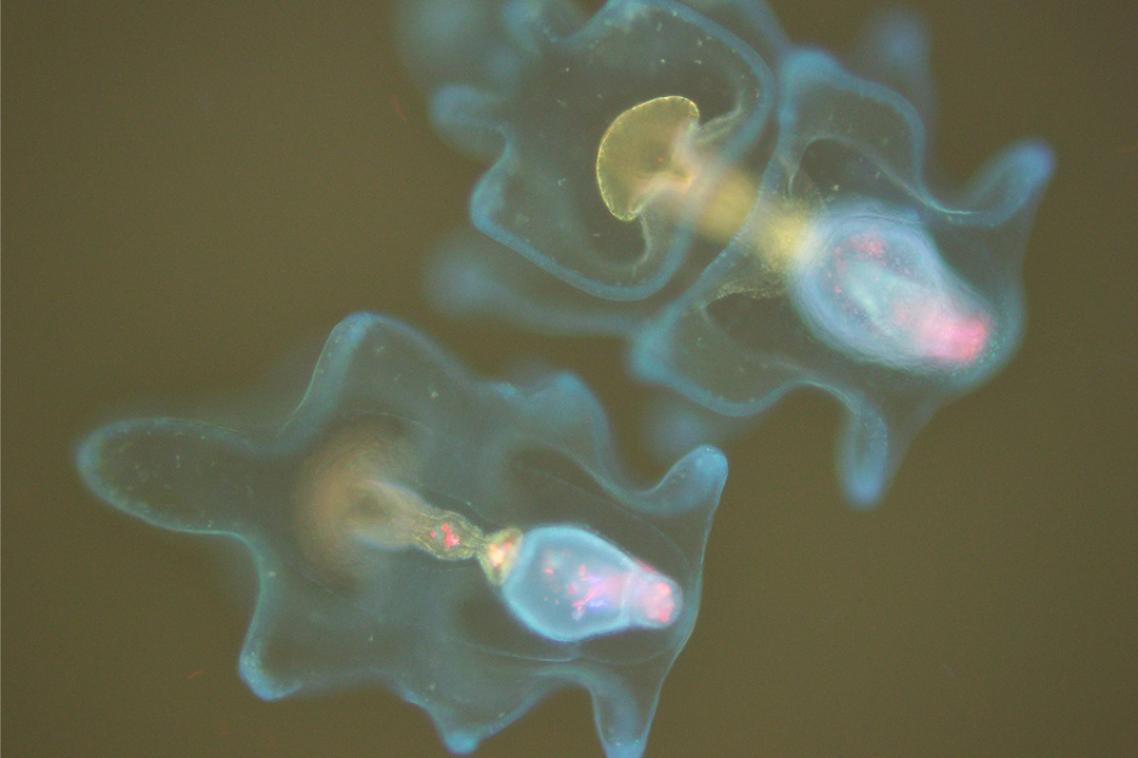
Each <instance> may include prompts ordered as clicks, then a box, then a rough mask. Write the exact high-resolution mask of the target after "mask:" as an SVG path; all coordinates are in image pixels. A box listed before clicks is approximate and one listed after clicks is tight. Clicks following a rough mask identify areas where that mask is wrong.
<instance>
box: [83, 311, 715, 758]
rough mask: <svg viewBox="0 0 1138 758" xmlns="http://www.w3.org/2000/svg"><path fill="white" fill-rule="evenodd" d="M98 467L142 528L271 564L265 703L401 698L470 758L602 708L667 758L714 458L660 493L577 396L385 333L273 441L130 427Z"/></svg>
mask: <svg viewBox="0 0 1138 758" xmlns="http://www.w3.org/2000/svg"><path fill="white" fill-rule="evenodd" d="M77 464H78V467H79V470H80V472H81V474H82V476H83V479H84V481H85V482H86V483H87V485H88V486H89V487H90V488H91V489H92V490H93V491H94V492H95V493H96V494H97V495H98V496H99V497H101V498H102V499H103V500H105V501H106V502H108V503H109V504H111V505H112V506H113V507H115V508H117V509H118V510H121V511H123V512H125V513H127V514H129V515H131V516H134V517H136V518H139V519H142V520H144V521H146V522H148V523H151V524H154V525H155V526H159V527H162V528H165V529H171V530H174V531H179V532H187V533H193V534H208V535H218V536H222V537H228V538H231V539H235V540H237V541H239V542H240V543H241V544H243V545H244V546H245V547H247V548H248V549H249V551H250V553H251V554H252V557H253V562H254V565H255V567H256V572H257V578H258V592H257V601H256V606H255V608H254V611H253V616H252V619H251V621H250V624H249V629H248V632H247V633H246V636H245V642H244V646H243V648H242V651H241V654H240V662H239V669H240V673H241V676H242V677H243V678H244V679H245V681H246V682H247V683H248V685H249V687H250V688H251V689H252V690H253V691H254V692H255V693H256V694H257V695H259V696H260V697H262V698H266V699H275V698H281V697H286V696H290V695H293V694H296V693H300V692H317V691H323V690H329V689H335V688H341V687H348V686H366V685H381V686H384V687H387V688H390V689H392V690H394V691H395V692H397V693H398V694H399V695H401V696H402V697H403V698H404V699H405V700H407V701H409V702H411V703H414V704H416V705H418V706H420V707H421V708H423V709H424V710H425V711H427V712H428V713H429V714H430V716H431V718H432V719H433V720H434V722H435V724H436V726H437V728H438V730H439V733H440V734H441V736H442V738H443V739H444V740H445V742H446V744H447V746H448V747H449V748H450V749H451V750H453V751H456V752H468V751H470V750H473V749H474V748H475V747H476V746H477V745H478V743H479V742H480V741H481V740H482V739H484V738H485V737H487V736H488V735H491V734H494V733H495V732H497V731H498V730H500V729H502V728H503V727H505V726H506V725H508V724H510V723H512V722H513V721H514V720H516V719H518V718H519V717H521V716H522V715H523V714H525V713H526V712H527V711H528V710H529V709H530V708H532V707H533V706H534V705H535V704H536V703H537V702H538V701H539V700H541V699H542V698H543V697H544V696H545V695H547V694H549V693H550V692H552V691H554V690H557V689H560V688H563V687H566V686H580V687H583V688H584V689H586V690H587V691H588V692H589V693H590V695H591V697H592V700H593V706H594V714H595V720H596V726H597V731H598V734H599V735H600V738H601V740H602V742H603V743H604V747H605V750H606V752H607V753H608V755H610V756H638V755H640V754H641V753H642V752H643V749H644V745H645V741H646V739H647V734H648V729H649V726H650V724H651V721H652V717H653V713H654V711H655V708H656V704H657V700H658V697H659V693H660V687H661V685H662V682H663V679H664V677H665V676H666V675H667V673H668V670H669V669H670V667H671V665H672V663H673V661H674V660H675V658H676V656H677V655H678V654H679V652H680V650H681V648H682V647H683V645H684V643H685V642H686V641H687V639H688V636H689V635H690V634H691V631H692V627H693V625H694V623H695V619H696V615H697V613H698V609H699V595H700V582H701V575H702V567H703V555H704V546H705V543H706V540H707V535H708V530H709V528H710V522H711V518H712V514H713V512H714V510H715V507H716V504H717V503H718V499H719V495H720V492H721V489H722V487H723V483H724V479H725V477H726V462H725V460H724V458H723V456H722V454H721V453H720V452H719V451H717V450H715V449H714V448H711V447H706V446H705V447H699V448H697V449H694V450H692V451H691V452H690V453H689V454H687V455H686V456H684V457H683V459H682V460H680V461H679V462H677V463H676V464H675V465H674V466H673V467H672V468H671V470H670V471H668V473H667V474H666V475H665V476H664V477H663V479H662V480H661V481H660V482H659V483H658V484H656V485H655V486H653V487H651V488H649V489H645V490H641V489H637V488H636V487H634V486H633V485H631V484H630V483H629V482H628V481H627V480H626V479H625V477H624V476H622V475H621V473H620V471H619V470H618V469H617V467H616V464H615V463H614V454H613V450H612V442H611V439H610V435H609V429H608V425H607V422H606V419H605V416H604V414H603V412H602V411H601V409H600V408H599V406H598V404H597V402H596V400H595V399H594V397H593V396H592V395H591V394H590V393H589V391H588V390H587V389H586V388H585V387H584V386H582V385H581V383H580V382H579V381H578V380H577V379H575V378H574V377H572V376H570V375H567V374H556V375H549V376H546V377H544V378H543V379H541V380H539V381H534V382H532V383H530V384H528V385H526V386H515V385H511V384H505V383H496V382H489V381H483V380H479V379H477V378H475V377H473V376H471V375H470V374H468V373H467V372H466V370H465V369H463V368H462V367H461V366H460V365H459V364H457V363H456V362H455V360H454V359H453V358H451V357H449V356H447V355H445V354H444V353H442V352H441V351H440V350H439V349H438V348H437V347H436V346H435V345H434V344H432V343H431V342H430V341H429V340H428V339H426V338H425V337H423V336H422V335H420V334H418V333H416V332H415V331H413V330H411V329H410V328H408V327H406V326H403V325H402V324H400V323H398V322H395V321H392V320H390V319H386V318H382V317H378V316H372V315H367V314H361V315H355V316H352V317H349V318H348V319H346V320H345V321H343V322H342V323H341V324H340V325H338V326H337V327H336V328H335V329H334V330H333V332H332V334H331V335H330V336H329V338H328V340H327V343H326V345H325V347H324V350H323V352H322V354H321V356H320V358H319V360H318V362H317V363H316V366H315V369H314V370H313V372H312V379H311V383H310V384H309V386H308V389H307V391H306V392H305V394H304V397H303V399H302V400H301V401H300V403H299V404H298V405H297V406H296V407H295V410H293V411H292V413H290V414H289V415H287V416H286V417H285V418H281V419H279V423H278V424H276V425H274V426H272V428H269V429H265V427H264V426H263V425H261V426H258V427H256V428H253V429H237V428H227V427H221V426H216V425H213V424H209V423H204V422H199V421H193V420H182V419H173V418H135V419H128V420H124V421H120V422H117V423H112V424H110V425H108V426H105V427H102V428H100V429H98V430H96V431H95V432H93V433H91V434H90V435H89V436H88V437H86V438H85V439H84V440H83V442H82V443H81V445H80V447H79V450H78V457H77ZM519 543H520V544H519Z"/></svg>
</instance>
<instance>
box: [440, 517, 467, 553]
mask: <svg viewBox="0 0 1138 758" xmlns="http://www.w3.org/2000/svg"><path fill="white" fill-rule="evenodd" d="M442 528H443V546H444V547H446V549H447V550H452V549H454V547H455V546H456V545H458V543H459V542H461V541H462V540H460V539H459V537H458V535H457V534H455V533H454V529H453V528H452V527H451V525H450V523H449V522H447V521H444V522H443V524H442Z"/></svg>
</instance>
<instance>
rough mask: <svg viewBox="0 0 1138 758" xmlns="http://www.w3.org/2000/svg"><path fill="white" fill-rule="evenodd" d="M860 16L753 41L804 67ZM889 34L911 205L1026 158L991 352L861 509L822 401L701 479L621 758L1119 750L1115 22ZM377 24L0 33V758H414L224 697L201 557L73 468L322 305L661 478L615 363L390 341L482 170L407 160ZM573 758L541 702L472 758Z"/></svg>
mask: <svg viewBox="0 0 1138 758" xmlns="http://www.w3.org/2000/svg"><path fill="white" fill-rule="evenodd" d="M875 6H876V3H875V2H871V1H870V0H857V1H851V0H841V2H838V1H837V0H828V1H824V0H796V1H795V2H778V3H776V6H775V10H776V11H777V12H778V13H779V14H780V16H781V17H782V19H783V20H784V22H785V24H786V26H787V28H788V30H789V31H790V33H791V34H792V36H794V37H795V39H797V40H802V41H811V42H816V43H819V44H822V45H824V46H826V47H829V48H832V49H839V50H840V49H846V48H847V47H848V43H849V42H850V40H852V38H853V35H854V32H855V30H856V29H857V28H858V26H859V25H860V23H861V22H862V21H863V20H864V19H865V18H866V17H867V15H868V14H869V12H870V11H871V9H872V8H873V7H875ZM916 6H917V7H918V9H919V10H920V11H921V12H922V13H923V14H924V15H925V16H926V18H927V20H928V21H929V24H930V27H931V29H932V31H933V38H934V66H935V73H936V79H937V83H938V87H939V93H940V103H941V107H940V113H941V121H940V125H939V128H938V130H937V135H938V141H937V144H936V158H937V159H938V162H939V165H940V166H942V167H943V168H944V170H945V173H946V174H948V175H949V176H950V177H953V178H962V177H965V176H967V175H968V174H969V173H971V172H972V171H973V170H975V169H976V168H977V167H978V165H979V164H980V162H981V161H983V160H984V159H985V158H986V157H987V156H989V155H990V154H991V153H992V152H993V151H995V150H996V149H998V148H1000V147H1001V146H1003V145H1005V144H1006V143H1008V142H1010V141H1012V140H1013V139H1016V138H1019V137H1021V136H1026V135H1036V136H1040V137H1043V138H1045V139H1047V140H1048V141H1050V142H1051V144H1052V145H1053V146H1054V147H1055V149H1056V151H1057V153H1058V171H1057V173H1056V176H1055V178H1054V182H1053V184H1052V187H1051V189H1050V191H1049V192H1048V194H1047V197H1046V199H1045V201H1044V204H1043V207H1042V209H1041V213H1040V217H1039V221H1038V224H1037V226H1036V229H1035V233H1034V236H1033V239H1032V241H1031V245H1030V252H1029V255H1028V260H1027V269H1026V278H1027V294H1028V305H1029V328H1028V333H1027V337H1026V341H1025V343H1024V345H1023V348H1022V350H1021V352H1020V353H1019V355H1018V356H1017V358H1016V359H1015V360H1014V362H1013V363H1012V364H1011V365H1010V367H1009V368H1008V369H1007V370H1006V371H1005V372H1004V373H1003V374H1001V375H1000V376H999V377H997V378H996V379H995V380H994V381H992V382H991V383H990V384H988V385H987V386H985V387H983V388H981V389H980V390H979V391H977V392H975V393H973V394H971V395H969V396H967V397H965V398H964V399H962V400H960V401H958V402H956V403H954V404H953V405H951V406H950V407H948V408H946V409H945V410H944V411H942V412H941V413H940V414H939V416H937V417H936V418H935V419H934V420H933V423H932V424H931V425H930V426H929V427H928V429H926V430H925V431H924V432H923V433H922V434H921V435H920V436H919V437H918V439H917V441H916V444H915V445H914V447H913V449H912V451H911V453H910V454H909V456H908V458H907V460H906V461H905V463H904V465H903V467H902V469H901V472H900V475H899V477H898V479H897V481H896V484H895V485H894V487H893V488H892V490H891V491H890V493H889V495H888V497H887V499H886V500H885V502H884V503H883V504H882V506H881V507H880V508H879V509H878V510H876V511H873V512H870V513H856V512H853V511H851V510H849V509H847V508H846V507H845V506H844V505H843V503H842V502H841V500H840V497H839V494H838V491H837V488H836V483H835V477H834V476H833V447H834V436H835V431H836V427H837V424H838V421H839V414H838V409H837V407H836V405H835V404H834V402H833V401H831V400H829V399H827V398H825V397H823V396H821V395H817V394H811V393H803V394H799V395H795V396H794V397H792V398H790V399H788V400H787V401H785V402H784V403H782V404H781V405H780V406H779V407H778V408H777V409H776V410H775V411H774V412H772V413H771V414H770V415H769V416H768V417H767V419H766V420H765V422H764V423H763V424H761V425H760V426H759V427H758V428H757V429H756V431H755V432H754V433H753V434H751V435H749V436H748V437H747V438H745V439H744V440H742V441H740V442H739V443H738V444H734V445H731V446H730V447H729V448H728V450H727V452H728V454H729V456H730V460H731V463H732V467H733V470H732V474H731V477H730V480H729V482H728V486H727V490H726V493H725V495H724V499H723V504H722V507H721V508H720V511H719V516H718V518H717V520H716V522H715V526H714V530H713V533H712V536H711V542H710V546H709V557H708V559H707V565H706V589H705V592H704V597H703V607H702V611H701V615H700V620H699V623H698V624H697V626H696V630H695V633H694V635H693V637H692V639H691V641H690V643H689V644H688V646H687V648H686V650H685V651H684V653H683V655H682V656H681V657H680V659H679V660H678V662H677V664H676V667H675V670H674V671H673V673H672V675H671V676H670V677H669V679H668V680H667V682H666V683H665V687H664V693H663V698H662V700H661V704H660V708H659V711H658V713H657V716H656V721H655V726H654V729H653V732H652V736H651V740H650V742H649V749H648V755H650V756H686V755H701V754H702V755H716V756H718V755H741V756H750V755H778V756H814V755H834V754H841V755H848V756H859V755H908V756H913V755H922V756H923V755H993V756H1010V755H1023V756H1036V755H1076V754H1078V755H1133V754H1134V751H1135V749H1136V746H1138V633H1136V632H1138V622H1136V617H1138V516H1136V513H1138V473H1136V466H1138V456H1136V452H1138V434H1136V431H1138V396H1136V392H1135V389H1136V378H1138V377H1136V374H1138V329H1136V326H1138V324H1136V317H1138V297H1136V295H1138V286H1136V285H1138V221H1136V216H1138V181H1136V178H1138V112H1136V106H1135V103H1136V94H1138V76H1136V74H1138V42H1136V40H1138V38H1136V37H1135V34H1134V30H1135V28H1138V27H1136V22H1138V12H1136V9H1135V7H1134V6H1133V4H1132V3H1130V2H1121V1H1120V2H1098V3H1073V2H1069V0H1037V1H1035V2H1030V3H1028V2H1020V3H1013V2H992V0H952V1H951V2H948V1H947V0H944V1H941V0H927V1H925V2H919V3H917V4H916ZM388 10H389V9H388V6H387V5H386V4H384V3H354V4H341V3H294V4H285V7H278V6H277V4H275V3H267V2H264V3H240V4H239V3H228V2H222V3H218V2H183V3H169V4H167V3H106V2H70V3H47V2H39V1H38V0H37V1H29V0H9V2H6V3H4V7H3V76H4V81H3V85H4V86H3V194H4V198H3V200H4V204H3V211H4V216H3V359H4V360H3V478H2V483H3V531H2V534H3V752H4V755H5V756H13V757H15V756H49V755H50V756H56V755H85V756H181V755H187V756H188V755H219V756H247V755H273V756H316V755H319V756H356V755H375V756H409V755H425V756H433V755H442V754H443V753H444V751H443V748H442V747H441V743H440V742H439V740H438V739H437V737H436V735H435V733H434V730H433V729H432V727H431V725H430V723H429V722H428V720H427V718H426V716H425V715H424V714H423V713H422V712H420V711H419V710H417V709H415V708H414V707H412V706H410V705H407V704H404V703H403V702H402V701H400V700H399V699H398V698H396V697H395V696H394V695H391V694H390V693H387V692H385V691H382V690H372V691H365V692H356V693H347V694H340V695H334V696H329V697H323V698H318V699H308V700H305V699H301V700H293V701H286V702H280V703H262V702H260V701H258V700H257V699H256V698H254V696H253V695H251V694H250V693H249V692H248V691H247V690H246V688H245V687H244V685H243V684H242V683H241V682H240V680H239V679H238V677H237V674H236V656H237V651H238V649H239V646H240V643H241V638H242V634H243V632H244V629H245V624H246V618H247V610H246V608H245V607H244V605H243V604H242V602H240V600H239V595H240V593H237V592H234V591H233V589H234V587H233V583H232V582H231V581H227V580H226V579H225V578H224V577H225V576H226V574H225V572H224V571H222V570H219V568H218V565H217V561H216V560H215V556H214V549H213V548H211V547H210V546H209V545H208V544H207V543H206V542H204V541H201V540H197V539H193V538H188V537H186V536H184V535H178V534H173V533H167V532H161V531H158V530H155V529H152V528H149V527H147V526H145V525H143V524H142V523H141V522H136V521H133V520H131V519H129V518H127V517H125V516H123V515H121V514H119V513H117V512H115V511H113V510H111V509H110V508H108V507H106V506H105V505H103V504H102V503H100V502H98V501H97V500H96V499H95V498H94V497H93V496H91V495H90V494H89V493H87V492H85V491H84V489H83V488H82V487H81V486H80V484H79V482H78V480H77V478H76V475H75V473H74V471H73V469H72V465H71V455H72V448H73V445H74V443H75V441H76V439H77V437H78V435H80V434H81V433H82V432H83V431H85V430H88V429H90V428H92V427H93V426H94V425H96V424H98V423H101V422H103V421H105V420H107V419H109V418H113V417H114V416H115V415H116V414H119V413H152V412H156V411H160V410H167V411H168V410H171V409H173V410H183V409H186V408H188V407H190V406H189V405H188V404H189V403H190V402H193V401H200V400H210V399H216V398H219V397H221V398H224V397H227V396H229V397H232V396H233V393H235V392H238V391H240V390H243V389H247V388H249V387H252V386H256V385H257V383H258V382H260V381H261V380H262V379H263V377H264V376H265V374H266V373H267V372H269V371H270V369H272V367H273V366H275V365H277V364H278V363H279V361H280V360H281V359H282V357H284V356H288V355H290V354H295V351H296V350H298V349H301V348H304V347H305V346H311V345H313V344H316V343H318V341H319V339H320V338H321V336H322V335H323V334H325V333H326V332H327V330H328V329H330V328H331V326H332V325H333V324H335V323H336V322H337V321H338V320H339V319H340V318H341V317H343V316H344V315H346V314H347V313H349V312H351V311H354V310H359V309H369V310H376V311H382V312H385V313H389V314H393V315H396V316H399V317H401V318H404V319H407V320H409V321H411V322H412V323H415V324H417V325H419V326H420V327H422V328H423V329H424V330H425V331H427V332H428V333H430V334H433V335H434V336H436V337H437V338H438V339H439V340H440V341H441V342H442V343H443V344H445V345H447V346H448V347H450V348H451V349H453V350H454V351H456V352H457V353H459V354H460V355H461V356H462V357H463V358H464V359H466V360H468V361H470V362H471V363H472V365H474V366H475V367H476V368H477V369H478V370H479V371H482V372H484V373H487V374H493V373H494V372H496V371H499V370H501V369H503V367H505V366H507V365H509V364H510V362H511V361H512V360H514V359H516V358H518V357H519V356H536V357H538V358H540V359H542V360H545V361H548V362H550V363H553V364H556V365H560V366H565V367H568V368H571V369H573V370H576V371H578V372H579V373H581V374H582V375H583V376H584V377H585V378H586V380H587V381H588V382H589V383H590V384H591V385H592V386H593V387H595V388H596V390H597V391H598V393H599V394H600V396H601V398H602V399H603V401H604V403H605V405H606V407H607V408H608V409H609V410H610V411H611V412H612V414H613V416H614V420H615V424H616V426H617V429H618V433H619V436H620V441H621V446H622V451H623V453H624V454H625V455H626V457H627V458H628V460H629V461H630V464H629V465H630V466H634V467H636V469H637V470H638V471H639V472H640V473H641V474H642V475H644V476H649V475H655V474H658V473H659V472H658V470H654V469H652V468H651V467H648V466H647V465H646V463H645V458H644V456H643V454H642V452H641V451H640V450H639V448H638V446H637V444H636V441H637V436H636V423H637V420H638V416H639V414H641V413H642V412H643V410H644V409H643V403H642V402H641V401H642V398H643V397H644V392H643V390H642V388H639V387H637V386H635V385H633V384H632V383H630V381H629V380H628V379H627V377H626V376H625V375H624V373H623V371H622V368H621V360H620V356H621V350H620V346H619V344H617V343H615V342H614V341H608V340H604V341H602V340H573V339H542V338H539V337H535V336H532V335H526V334H522V333H518V332H515V331H512V330H510V329H508V328H505V327H502V326H498V325H487V324H481V323H453V322H450V321H447V320H445V319H443V318H441V317H439V316H437V315H435V314H432V313H431V312H430V311H429V310H428V309H427V308H426V307H425V305H424V298H423V297H422V295H421V293H420V282H421V273H422V265H423V260H424V254H425V251H426V250H427V249H428V248H429V246H430V244H431V242H432V241H433V240H435V239H437V238H438V236H439V235H440V234H441V233H443V232H445V231H446V230H449V229H451V228H453V227H456V226H457V225H459V224H460V223H461V222H462V221H463V219H464V216H465V208H466V199H467V197H468V194H469V190H470V187H471V184H472V182H473V180H474V179H475V177H476V176H477V175H478V173H479V171H480V170H481V167H480V166H478V165H475V164H473V163H471V162H469V161H467V160H465V159H462V158H460V157H458V156H457V155H456V154H454V153H453V152H452V151H450V150H449V149H447V148H446V147H445V146H443V145H442V144H441V143H440V142H439V141H438V140H437V138H436V137H435V136H434V135H433V134H432V132H431V129H430V128H429V126H428V124H427V120H426V115H425V106H424V103H423V102H422V100H421V98H420V96H419V94H418V93H417V92H415V91H414V90H413V88H412V87H411V86H410V84H409V82H408V80H407V78H406V77H405V75H404V73H403V72H402V71H401V70H400V68H399V66H398V64H397V62H396V60H395V57H394V53H393V44H392V39H391V36H390V35H391V34H392V32H391V24H390V20H389V19H388V17H387V15H388ZM238 565H239V567H240V568H241V569H247V567H245V566H241V565H240V564H238ZM239 573H240V572H239ZM598 752H599V743H598V742H597V740H596V737H595V735H594V733H593V727H592V723H591V712H590V709H589V706H588V702H587V700H586V698H585V696H584V695H583V694H582V693H581V691H571V692H563V693H561V694H559V695H557V696H555V697H553V698H551V699H549V700H547V701H546V702H545V703H543V704H542V705H541V706H539V707H538V708H536V709H535V710H534V711H533V712H532V713H530V714H529V715H528V716H526V717H525V718H523V719H522V720H521V721H519V722H518V723H516V724H514V725H513V726H511V727H509V728H507V729H506V730H505V731H504V732H502V733H501V734H500V735H498V736H496V737H494V738H492V739H490V740H489V741H487V742H486V743H484V745H483V747H482V751H481V753H480V755H483V756H537V755H594V754H597V753H598Z"/></svg>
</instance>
